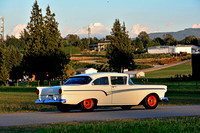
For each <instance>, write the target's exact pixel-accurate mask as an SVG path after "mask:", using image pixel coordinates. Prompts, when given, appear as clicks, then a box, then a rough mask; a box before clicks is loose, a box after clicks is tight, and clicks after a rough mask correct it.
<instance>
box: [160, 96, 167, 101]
mask: <svg viewBox="0 0 200 133" xmlns="http://www.w3.org/2000/svg"><path fill="white" fill-rule="evenodd" d="M160 100H161V101H162V102H169V99H168V97H162V98H161V99H160Z"/></svg>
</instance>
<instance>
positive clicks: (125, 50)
mask: <svg viewBox="0 0 200 133" xmlns="http://www.w3.org/2000/svg"><path fill="white" fill-rule="evenodd" d="M106 57H107V58H108V59H109V61H108V63H109V65H110V66H111V67H112V68H113V69H114V71H117V72H123V70H124V69H125V68H129V67H131V66H133V65H134V61H133V49H132V46H131V40H130V38H129V36H128V32H127V31H126V27H125V23H123V25H122V26H121V24H120V22H119V20H118V19H116V20H115V23H114V25H113V28H112V32H111V44H110V46H109V47H108V49H107V51H106Z"/></svg>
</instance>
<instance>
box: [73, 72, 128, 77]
mask: <svg viewBox="0 0 200 133" xmlns="http://www.w3.org/2000/svg"><path fill="white" fill-rule="evenodd" d="M79 76H89V77H91V78H98V77H103V76H128V74H126V73H117V72H100V73H88V74H79V75H74V76H73V77H79Z"/></svg>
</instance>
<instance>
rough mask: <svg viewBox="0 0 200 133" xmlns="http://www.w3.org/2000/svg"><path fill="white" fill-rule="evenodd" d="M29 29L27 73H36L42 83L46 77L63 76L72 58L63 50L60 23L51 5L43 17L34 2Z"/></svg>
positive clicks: (25, 56) (24, 59) (25, 57)
mask: <svg viewBox="0 0 200 133" xmlns="http://www.w3.org/2000/svg"><path fill="white" fill-rule="evenodd" d="M27 30H28V33H29V35H30V39H29V40H28V43H27V46H26V50H25V55H24V58H23V61H24V62H23V63H24V65H25V70H26V73H27V74H28V75H32V74H34V75H35V76H36V79H38V80H40V81H41V84H43V81H44V79H48V80H50V79H53V78H55V77H57V76H61V75H62V69H63V68H64V66H65V64H67V63H68V62H69V60H70V59H69V56H66V55H65V53H64V51H63V41H62V38H61V35H60V32H59V30H58V23H57V22H56V20H55V14H54V13H53V14H52V13H51V11H50V7H49V6H48V7H47V9H46V16H45V17H43V16H42V13H41V9H40V8H39V6H38V4H37V1H36V2H35V3H34V5H33V9H32V12H31V17H30V22H29V23H28V26H27Z"/></svg>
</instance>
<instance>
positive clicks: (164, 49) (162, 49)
mask: <svg viewBox="0 0 200 133" xmlns="http://www.w3.org/2000/svg"><path fill="white" fill-rule="evenodd" d="M174 51H175V46H154V47H149V48H148V53H149V54H167V53H174Z"/></svg>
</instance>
